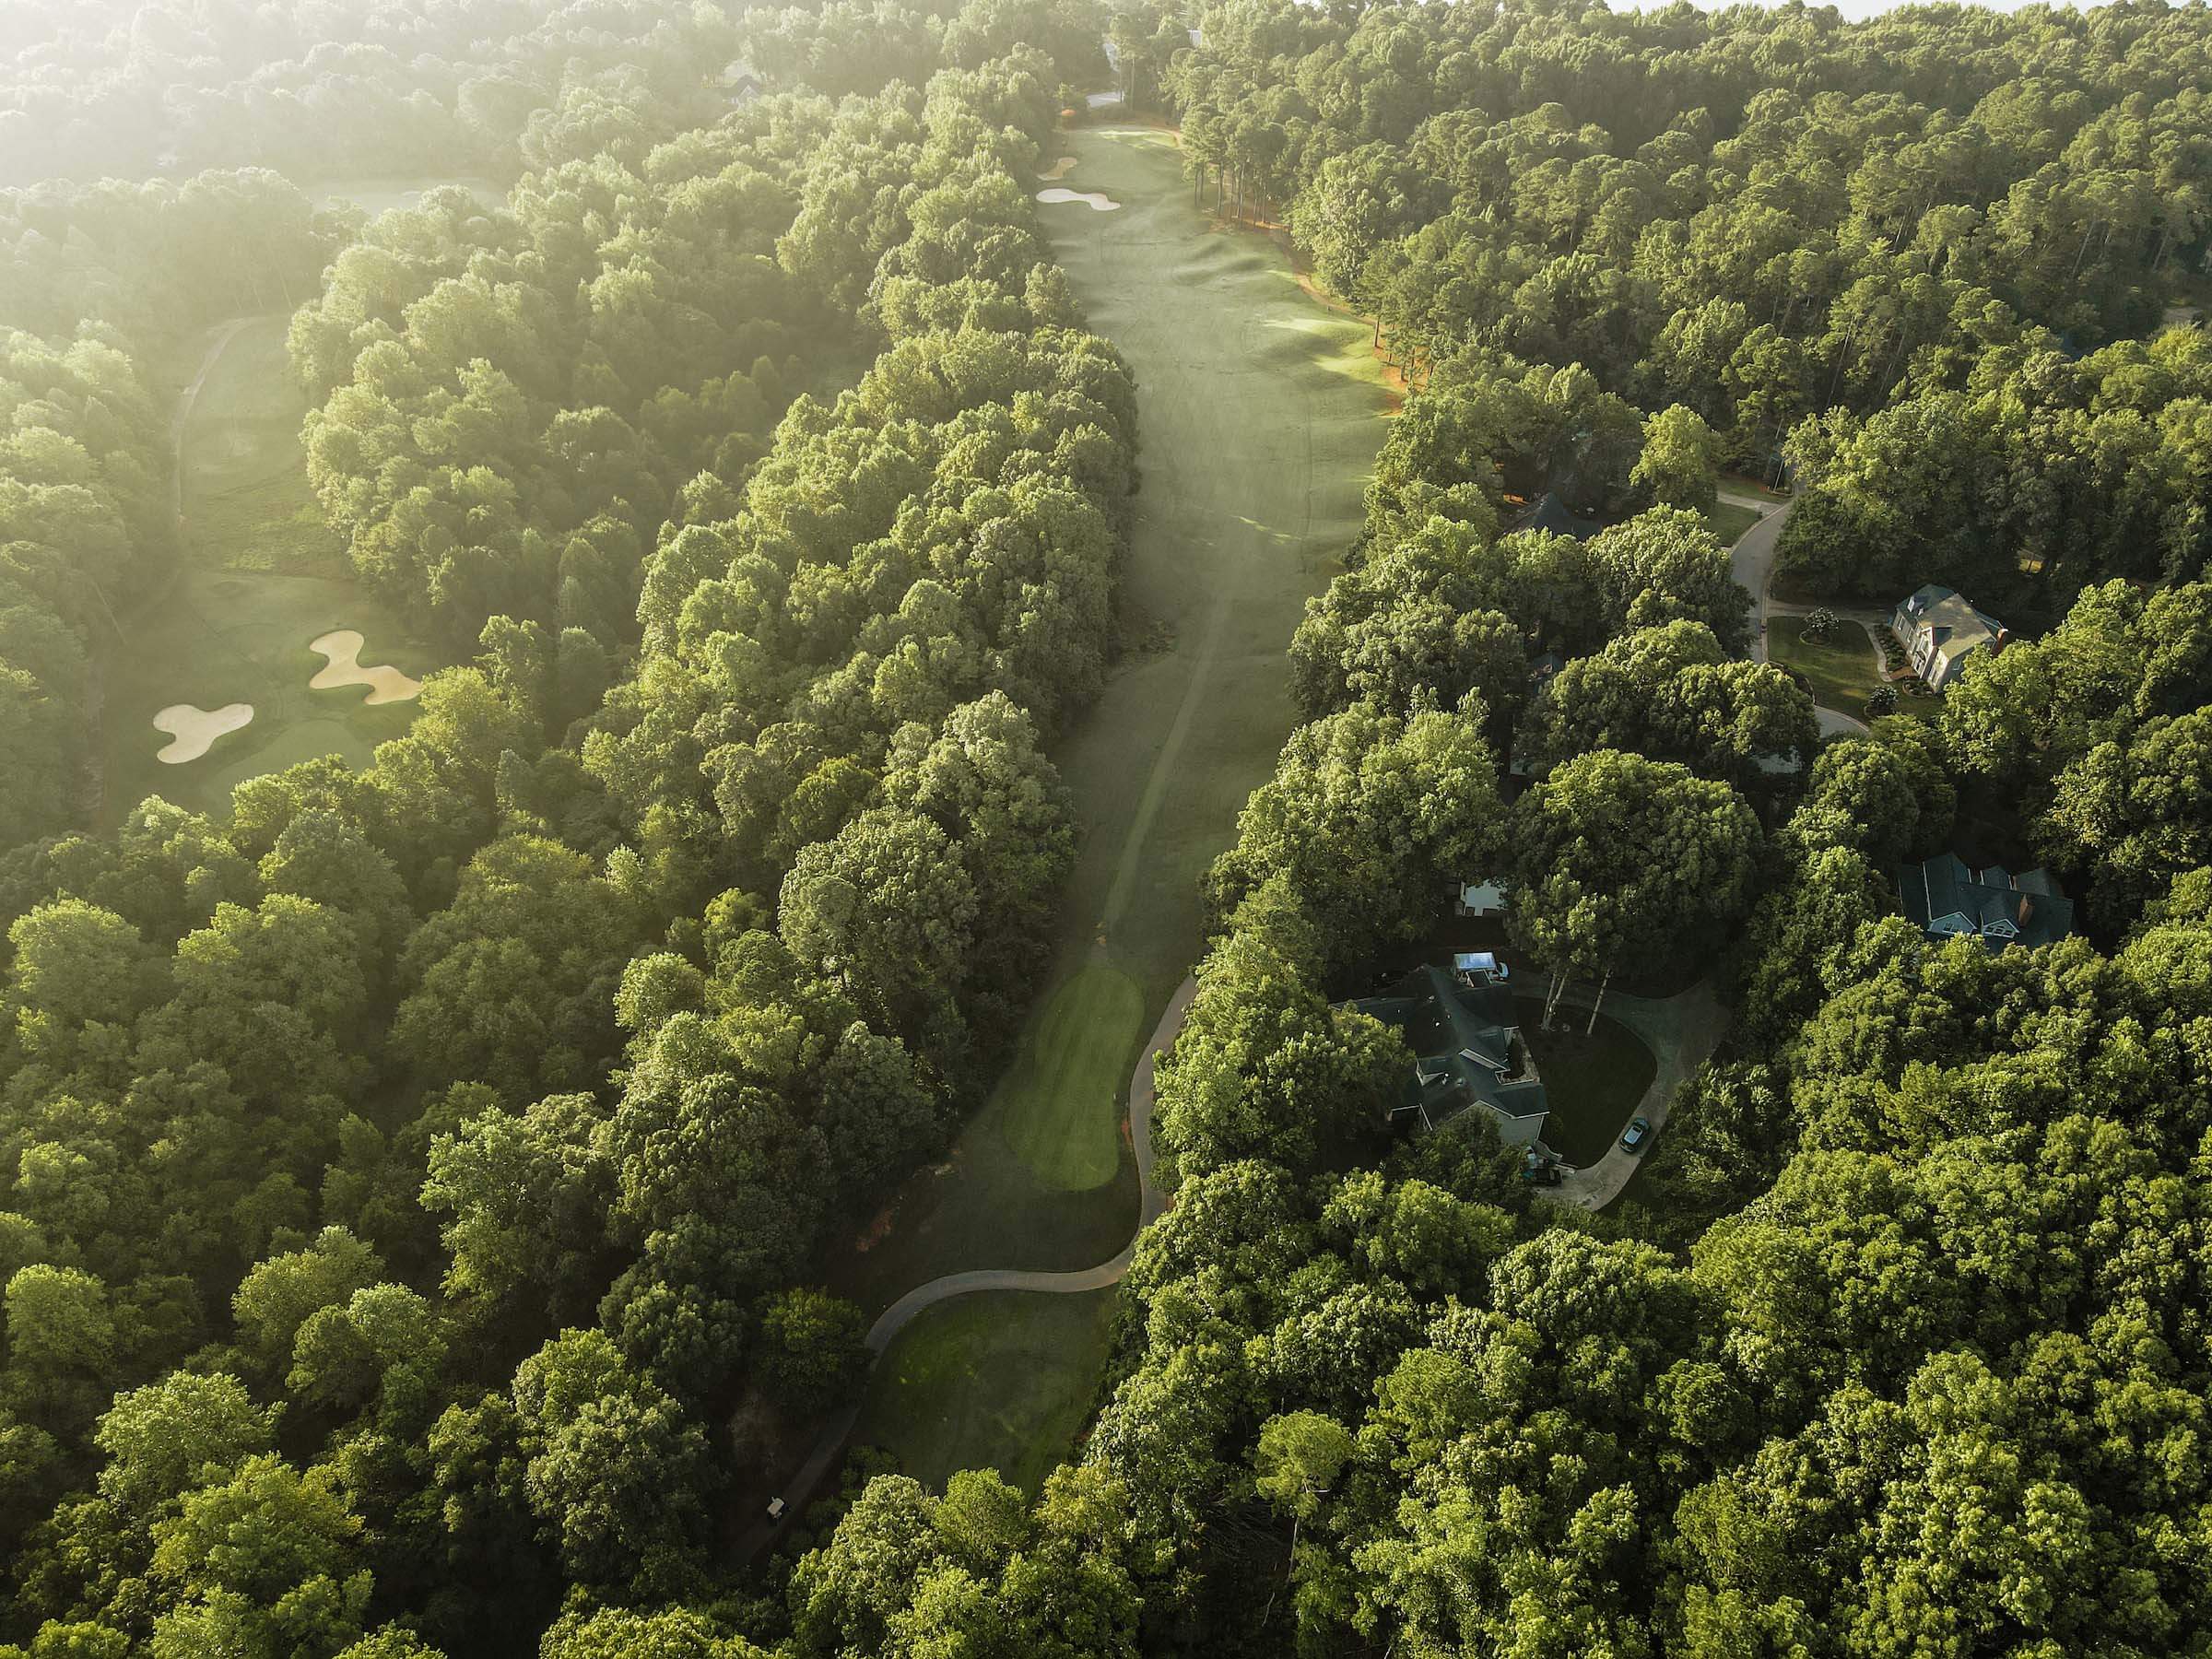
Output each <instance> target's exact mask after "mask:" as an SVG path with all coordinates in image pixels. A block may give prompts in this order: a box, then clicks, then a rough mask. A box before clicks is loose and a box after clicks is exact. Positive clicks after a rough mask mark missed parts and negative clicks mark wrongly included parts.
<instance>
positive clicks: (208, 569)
mask: <svg viewBox="0 0 2212 1659" xmlns="http://www.w3.org/2000/svg"><path fill="white" fill-rule="evenodd" d="M287 326H288V316H287V315H285V314H284V313H281V312H279V313H274V314H271V315H268V316H263V317H256V318H253V320H251V321H250V322H248V323H246V324H243V325H242V326H241V327H239V328H238V329H237V330H236V331H235V332H234V333H232V334H231V335H229V340H228V342H227V343H226V344H225V345H224V347H223V348H222V350H221V351H220V352H219V353H218V355H217V357H216V358H215V359H214V361H213V362H212V363H211V364H210V365H209V366H208V368H207V372H206V379H205V380H204V381H202V382H201V383H200V387H199V390H198V393H197V394H196V395H195V396H194V399H193V402H192V407H191V412H190V415H189V417H188V418H187V419H186V421H185V423H184V428H183V431H182V440H181V442H180V446H179V454H178V466H179V493H180V499H181V502H182V512H183V522H182V528H183V539H184V546H183V560H182V566H181V568H180V569H179V570H178V571H177V572H176V574H175V575H174V577H173V578H172V579H171V581H170V582H168V584H167V585H166V586H165V587H163V588H161V589H160V590H159V592H157V593H156V594H152V595H150V596H149V598H148V599H147V602H146V603H144V604H141V605H140V606H137V607H136V608H135V609H134V610H132V611H129V612H126V613H125V614H124V615H123V616H122V617H121V618H120V622H121V626H122V629H123V637H122V639H121V640H120V641H117V640H115V639H114V637H113V636H112V635H111V636H110V637H109V645H110V649H109V650H108V652H107V656H106V660H105V663H104V665H103V669H102V674H103V680H104V687H103V689H104V700H103V706H102V710H101V724H102V728H103V729H102V734H101V741H102V743H103V746H104V748H105V773H104V790H103V793H104V795H105V812H104V818H105V820H106V822H107V823H108V824H110V825H112V824H114V823H116V822H118V821H120V820H121V819H122V818H123V817H124V814H126V813H127V812H129V811H130V809H131V808H132V807H133V806H136V805H137V804H138V802H139V801H141V800H143V799H144V798H145V797H146V796H147V795H149V794H159V795H160V796H162V797H163V798H164V799H165V800H170V801H173V802H175V803H176V804H177V805H179V806H188V807H191V808H193V809H194V810H195V811H200V812H208V813H220V812H222V811H223V810H225V809H226V808H227V807H228V806H229V798H230V791H231V789H232V787H234V786H235V785H236V784H238V783H240V782H243V781H244V780H245V779H247V778H252V777H258V776H259V775H261V774H262V773H264V772H268V771H277V770H279V769H281V768H283V767H286V766H289V765H292V764H293V763H294V762H296V761H300V760H305V759H312V758H313V757H315V756H317V755H330V754H335V755H343V756H344V757H345V758H346V759H347V761H348V762H349V763H350V764H352V765H356V766H360V765H365V764H367V762H368V760H369V759H370V756H371V751H372V750H373V749H374V747H375V746H376V745H377V744H379V743H381V742H382V741H384V740H385V739H386V738H389V737H396V736H398V735H400V734H401V733H403V732H405V731H406V729H407V726H408V724H409V723H410V722H411V721H412V720H413V719H414V711H415V705H414V704H412V703H406V702H398V703H386V704H382V705H378V706H374V707H371V706H368V705H367V704H366V703H365V699H366V697H367V696H368V695H369V692H370V688H368V687H367V686H363V685H355V686H347V687H341V688H333V689H325V690H320V691H318V690H313V689H311V688H310V686H309V683H308V682H309V681H310V680H311V679H312V678H313V677H314V676H315V675H316V674H317V673H318V672H320V671H321V670H322V669H323V668H324V666H325V659H324V657H323V655H322V654H321V653H317V652H315V651H312V650H311V649H310V646H311V643H312V641H315V640H317V639H320V638H321V637H322V636H324V635H325V634H328V633H332V632H334V631H335V630H339V629H354V630H357V631H358V632H359V633H360V634H361V635H363V636H364V644H363V646H362V648H361V655H362V656H363V657H364V658H365V659H366V661H367V662H368V663H370V664H371V665H391V666H393V667H395V668H397V669H398V670H400V671H401V672H402V673H404V674H406V675H407V676H409V677H416V678H419V677H421V676H422V675H424V674H426V673H428V672H429V670H430V669H431V668H432V667H435V666H437V665H438V661H439V659H438V657H437V656H436V655H435V654H434V653H432V652H431V651H430V650H429V648H428V647H427V646H426V645H424V644H423V642H421V641H418V640H416V639H414V638H413V637H412V636H410V635H409V633H408V632H407V629H406V622H405V620H404V619H403V618H400V617H399V616H398V615H396V614H395V613H394V612H393V611H391V610H390V609H388V608H387V607H385V606H382V605H380V604H379V603H377V602H376V601H375V600H374V599H373V598H371V596H370V594H368V593H367V591H366V590H364V589H363V588H362V587H361V586H360V584H359V582H356V581H355V580H354V578H353V575H352V571H351V569H350V567H349V566H348V564H347V558H346V548H345V545H344V543H343V542H342V541H341V540H340V539H339V537H337V536H336V535H334V534H333V533H332V532H331V531H330V529H329V527H328V526H327V525H325V524H324V522H323V515H322V511H321V509H320V507H319V506H318V505H317V503H316V502H315V500H314V497H313V495H312V492H311V491H310V490H309V488H308V483H307V470H306V457H305V455H304V453H302V451H301V449H300V420H301V418H303V417H304V416H305V414H306V412H307V398H306V395H305V394H303V393H302V392H301V391H300V388H299V387H298V385H297V384H296V383H294V382H293V380H292V378H291V370H290V365H289V363H288V360H287V359H286V356H285V349H284V337H285V331H286V328H287ZM197 369H198V364H197V363H196V362H195V363H194V364H192V365H191V366H190V367H189V368H188V369H187V370H186V373H187V374H188V375H189V374H191V373H193V372H196V371H197ZM183 703H190V704H194V705H196V706H197V707H199V708H202V709H209V710H213V709H220V708H223V707H225V706H227V705H229V704H232V703H245V704H250V705H251V706H252V708H253V720H252V721H251V722H250V723H249V724H245V725H243V726H241V727H240V728H239V729H237V730H235V731H231V732H229V733H226V734H225V735H221V736H219V737H218V738H217V739H216V740H215V742H214V743H213V745H212V746H211V747H209V748H208V749H207V751H206V754H204V755H202V756H200V757H199V758H197V759H191V760H187V761H184V762H182V764H178V765H168V764H164V763H163V762H161V761H160V760H159V759H157V756H158V755H159V752H160V751H161V750H162V749H163V748H164V747H167V746H168V741H169V740H168V738H167V737H166V736H165V735H164V734H162V733H161V732H159V731H158V730H157V729H156V728H155V726H154V724H153V717H154V716H155V714H156V713H158V712H160V711H161V710H163V709H166V708H169V707H171V706H172V705H175V704H183Z"/></svg>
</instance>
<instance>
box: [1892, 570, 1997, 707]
mask: <svg viewBox="0 0 2212 1659" xmlns="http://www.w3.org/2000/svg"><path fill="white" fill-rule="evenodd" d="M1889 629H1890V631H1891V632H1892V633H1894V634H1896V635H1897V637H1898V639H1899V640H1900V641H1901V642H1902V643H1903V645H1904V648H1905V655H1906V657H1907V658H1908V659H1910V660H1911V662H1912V672H1913V673H1915V674H1917V675H1919V676H1920V677H1921V678H1922V679H1924V680H1925V681H1926V682H1927V685H1928V689H1929V690H1931V691H1940V690H1942V689H1943V688H1945V687H1946V686H1947V685H1949V684H1950V683H1951V681H1953V680H1954V679H1957V678H1958V677H1959V670H1960V669H1961V668H1962V667H1964V666H1965V665H1966V660H1967V658H1969V657H1971V656H1972V655H1973V654H1974V653H1976V652H1978V651H1985V652H1989V653H1993V654H1994V653H1996V652H1998V651H2001V650H2003V649H2004V646H2005V641H2006V639H2007V638H2008V637H2009V636H2008V635H2007V634H2006V631H2005V624H2004V623H2002V622H2000V621H1998V620H1997V619H1996V618H1994V617H1993V616H1990V615H1989V614H1988V613H1987V612H1985V611H1978V610H1976V609H1975V608H1974V607H1973V606H1971V605H1969V604H1968V603H1967V602H1966V601H1965V600H1964V599H1961V598H1960V597H1959V595H1958V594H1955V593H1953V592H1952V591H1951V590H1950V589H1949V588H1947V587H1938V586H1937V585H1936V584H1935V582H1930V583H1928V585H1927V586H1925V587H1924V588H1922V589H1920V590H1919V591H1918V592H1917V593H1914V594H1912V595H1911V596H1910V597H1908V598H1906V599H1904V600H1903V601H1901V602H1900V604H1899V605H1898V607H1897V609H1896V610H1894V611H1893V612H1891V613H1890V616H1889Z"/></svg>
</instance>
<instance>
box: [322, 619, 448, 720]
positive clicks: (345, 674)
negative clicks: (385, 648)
mask: <svg viewBox="0 0 2212 1659" xmlns="http://www.w3.org/2000/svg"><path fill="white" fill-rule="evenodd" d="M295 637H297V636H295ZM362 643H363V641H362V639H361V636H360V635H359V633H357V632H355V631H354V630H353V629H350V628H341V629H337V630H336V631H335V633H326V634H324V636H323V637H322V638H321V639H319V640H315V641H311V642H310V643H309V645H308V649H309V650H310V651H319V652H321V653H323V654H324V656H325V657H328V658H329V659H330V660H329V661H328V662H327V663H325V664H324V665H323V667H322V668H321V669H319V670H318V671H317V672H316V675H315V677H314V678H313V679H311V680H309V681H308V682H307V687H308V689H309V690H311V691H328V690H331V689H333V688H335V687H338V686H366V687H368V688H369V696H368V699H367V700H368V701H370V702H372V703H390V702H412V701H413V700H415V699H416V698H417V697H418V695H420V693H421V691H422V682H421V681H420V680H418V679H409V678H408V677H406V675H404V674H402V673H401V672H400V671H399V670H398V669H396V668H392V667H383V668H364V667H362V666H361V663H360V656H361V645H362Z"/></svg>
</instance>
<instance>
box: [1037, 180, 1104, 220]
mask: <svg viewBox="0 0 2212 1659" xmlns="http://www.w3.org/2000/svg"><path fill="white" fill-rule="evenodd" d="M1037 199H1038V200H1039V201H1041V202H1088V203H1089V204H1090V208H1091V211H1092V212H1093V213H1112V212H1114V211H1115V210H1117V209H1118V208H1119V207H1120V206H1121V204H1120V203H1119V202H1117V201H1115V200H1114V199H1113V198H1112V197H1111V196H1109V195H1108V194H1106V193H1105V192H1104V191H1102V190H1063V189H1061V188H1060V187H1059V186H1058V185H1057V184H1055V185H1053V188H1052V189H1050V190H1041V191H1039V192H1038V193H1037Z"/></svg>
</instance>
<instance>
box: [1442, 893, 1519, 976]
mask: <svg viewBox="0 0 2212 1659" xmlns="http://www.w3.org/2000/svg"><path fill="white" fill-rule="evenodd" d="M1511 903H1512V897H1511V895H1510V894H1508V893H1507V891H1506V887H1505V877H1502V876H1486V877H1483V879H1481V880H1480V881H1455V882H1453V883H1452V913H1453V915H1455V916H1502V915H1503V914H1505V912H1506V907H1507V906H1508V905H1509V904H1511ZM1498 976H1499V978H1500V979H1502V978H1504V977H1505V971H1504V968H1503V966H1502V965H1500V968H1499V973H1498Z"/></svg>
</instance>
